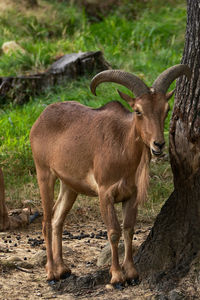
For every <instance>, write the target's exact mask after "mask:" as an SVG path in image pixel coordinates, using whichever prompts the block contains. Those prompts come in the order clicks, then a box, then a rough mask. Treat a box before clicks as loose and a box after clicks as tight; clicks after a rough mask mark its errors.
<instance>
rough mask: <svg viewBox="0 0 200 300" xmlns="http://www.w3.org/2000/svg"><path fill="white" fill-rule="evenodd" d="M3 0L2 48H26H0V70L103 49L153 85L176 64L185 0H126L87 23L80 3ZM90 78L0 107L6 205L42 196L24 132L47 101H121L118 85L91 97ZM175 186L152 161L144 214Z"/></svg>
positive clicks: (27, 68)
mask: <svg viewBox="0 0 200 300" xmlns="http://www.w3.org/2000/svg"><path fill="white" fill-rule="evenodd" d="M1 2H2V3H3V0H0V5H1ZM7 2H8V5H7V6H6V7H4V9H3V10H2V11H1V12H0V47H1V45H2V44H3V43H4V42H6V41H10V40H15V41H16V42H17V43H18V44H19V45H20V46H21V47H22V48H23V49H24V50H25V53H24V54H22V53H12V54H1V56H0V76H9V75H17V74H30V73H34V72H36V71H37V72H38V71H44V70H46V69H47V68H48V67H49V65H50V64H51V63H52V62H54V61H55V59H56V58H57V57H59V56H61V55H63V54H66V53H71V52H78V51H90V50H92V51H93V50H102V51H103V52H104V56H105V58H106V59H107V60H108V61H109V62H110V63H111V65H112V67H113V68H121V69H124V70H126V71H130V72H134V73H135V74H136V75H138V76H140V78H142V79H143V80H144V81H145V82H146V83H147V84H148V85H151V84H152V83H153V81H154V80H155V79H156V77H157V76H158V75H159V73H161V72H162V71H163V70H164V69H166V68H167V67H170V66H172V65H174V64H177V63H180V60H181V56H182V51H183V45H184V31H185V30H184V28H185V22H186V7H185V4H184V3H182V1H173V2H172V1H167V0H166V1H158V0H157V1H156V0H152V1H148V2H145V1H144V2H145V3H144V2H143V1H136V3H132V1H127V0H126V1H125V0H124V3H126V4H127V5H122V6H120V7H119V8H117V9H114V8H113V10H112V12H111V13H110V14H108V15H107V17H106V18H102V20H101V21H99V22H91V20H90V18H89V17H88V16H87V15H86V13H85V12H84V11H83V10H82V9H80V8H78V7H77V6H76V5H74V4H70V3H68V4H67V2H63V3H58V2H57V1H42V0H41V1H39V4H40V6H39V8H37V9H36V10H31V9H25V8H22V6H19V5H18V4H17V3H16V2H12V1H11V0H9V1H6V2H5V3H7ZM135 5H136V6H135ZM90 79H91V76H89V77H88V78H80V79H79V80H77V81H72V82H69V83H68V84H67V85H66V86H57V87H55V88H53V89H50V90H47V91H46V92H45V94H43V95H41V96H37V97H35V98H32V99H31V101H30V102H29V103H27V104H26V105H24V106H14V105H13V104H9V105H4V106H1V108H0V165H1V166H2V167H3V171H4V174H5V181H6V198H7V201H8V203H9V205H10V206H20V205H21V203H22V201H23V200H24V199H33V200H34V201H38V199H39V194H38V189H37V184H36V178H35V168H34V164H33V160H32V155H31V149H30V144H29V132H30V128H31V126H32V124H33V123H34V121H35V120H36V119H37V117H38V116H39V115H40V113H41V112H42V111H43V109H44V108H45V107H46V106H47V105H48V104H50V103H52V102H57V101H64V100H77V101H80V102H81V103H83V104H85V105H89V106H92V107H99V106H100V105H102V104H104V103H106V102H108V101H110V100H113V99H116V100H119V96H118V94H117V92H116V85H115V84H105V85H103V86H100V87H99V88H98V90H97V94H98V97H96V98H95V97H94V96H92V94H91V92H90V90H89V83H90ZM174 86H175V84H173V85H172V88H173V87H174ZM122 91H125V88H122ZM172 105H173V100H172V101H171V106H172ZM169 120H170V114H169V116H168V119H167V121H166V126H165V134H166V137H167V135H168V126H169ZM172 188H173V186H172V176H171V171H170V166H169V163H168V162H159V163H158V164H152V168H151V188H150V192H149V201H148V204H146V206H145V208H144V209H142V211H141V214H143V215H146V216H147V217H148V216H150V215H151V216H152V215H155V214H157V212H158V210H159V209H160V207H161V205H162V203H163V201H165V200H166V198H167V197H168V195H169V194H170V192H171V190H172ZM88 201H89V200H88ZM77 205H78V206H79V202H77ZM90 205H91V204H90V201H89V202H88V207H90Z"/></svg>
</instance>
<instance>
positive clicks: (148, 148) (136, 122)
mask: <svg viewBox="0 0 200 300" xmlns="http://www.w3.org/2000/svg"><path fill="white" fill-rule="evenodd" d="M120 96H121V97H122V98H123V99H125V100H126V101H127V102H128V103H129V104H130V106H131V107H132V108H133V110H134V111H136V112H133V113H131V112H129V111H128V110H127V109H125V108H124V107H123V106H122V104H120V103H119V102H116V101H113V102H110V103H108V104H106V105H105V106H103V107H101V108H99V109H91V108H89V107H86V106H84V105H81V104H79V103H77V102H74V101H69V102H63V103H56V104H52V105H49V106H48V107H47V108H46V109H45V110H44V112H43V113H42V114H41V115H40V117H39V118H38V120H37V121H36V122H35V124H34V125H33V127H32V129H31V133H30V140H31V147H32V152H33V157H34V161H35V165H36V170H37V178H38V184H39V187H40V194H41V198H42V205H43V210H44V219H43V233H44V237H45V241H46V248H47V265H46V269H47V279H48V280H52V279H60V278H61V277H62V276H63V275H64V274H65V273H70V270H69V268H68V267H67V266H66V265H65V264H64V262H63V258H62V228H63V223H64V220H65V217H66V215H67V213H68V212H69V211H70V209H71V207H72V206H73V203H74V202H75V200H76V197H77V195H78V194H79V193H81V194H85V195H89V196H99V199H100V209H101V214H102V218H103V220H104V222H105V224H106V226H107V230H108V238H109V241H110V243H111V250H112V266H111V269H110V272H111V275H112V278H111V283H112V284H114V283H117V282H124V281H125V280H131V279H133V278H136V277H137V271H136V270H135V267H134V265H133V257H132V238H133V233H134V225H135V220H136V215H137V205H138V204H139V203H140V202H142V201H144V199H145V198H146V193H147V187H148V166H149V161H150V156H151V154H150V152H153V153H158V154H160V153H161V152H162V151H161V147H158V146H156V145H155V143H154V142H157V143H159V144H162V143H163V141H164V135H163V129H164V120H165V118H166V115H167V111H168V103H167V98H166V95H163V94H159V93H153V92H152V93H151V92H149V94H146V95H143V96H141V97H140V98H137V99H133V98H131V97H130V96H127V95H125V94H123V93H120ZM138 111H139V112H141V113H142V115H139V114H138ZM56 178H59V179H60V183H61V187H60V194H59V197H58V200H57V201H56V203H55V204H54V199H53V198H54V185H55V181H56ZM116 202H122V206H123V233H124V242H125V258H124V263H123V271H122V269H121V267H120V265H119V261H118V242H119V239H120V235H121V229H120V225H119V222H118V220H117V216H116V212H115V209H114V204H115V203H116Z"/></svg>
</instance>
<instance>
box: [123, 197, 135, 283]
mask: <svg viewBox="0 0 200 300" xmlns="http://www.w3.org/2000/svg"><path fill="white" fill-rule="evenodd" d="M122 208H123V233H124V244H125V256H124V262H123V270H124V272H125V276H126V280H127V281H131V280H133V279H138V273H137V270H136V269H135V266H134V263H133V250H132V240H133V234H134V226H135V222H136V216H137V206H135V197H134V196H133V197H132V198H130V199H129V200H127V201H126V202H123V203H122Z"/></svg>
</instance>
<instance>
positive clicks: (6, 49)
mask: <svg viewBox="0 0 200 300" xmlns="http://www.w3.org/2000/svg"><path fill="white" fill-rule="evenodd" d="M2 51H3V53H5V54H10V55H11V54H12V53H13V52H20V53H22V54H24V53H25V50H24V49H23V48H22V47H21V46H20V45H18V44H17V43H16V42H15V41H10V42H5V43H3V45H2Z"/></svg>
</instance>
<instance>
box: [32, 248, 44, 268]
mask: <svg viewBox="0 0 200 300" xmlns="http://www.w3.org/2000/svg"><path fill="white" fill-rule="evenodd" d="M46 261H47V256H46V251H45V250H39V251H38V252H37V253H36V254H35V255H33V256H32V257H31V259H30V263H31V264H32V265H34V266H35V265H37V266H41V267H43V266H44V265H45V264H46Z"/></svg>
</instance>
